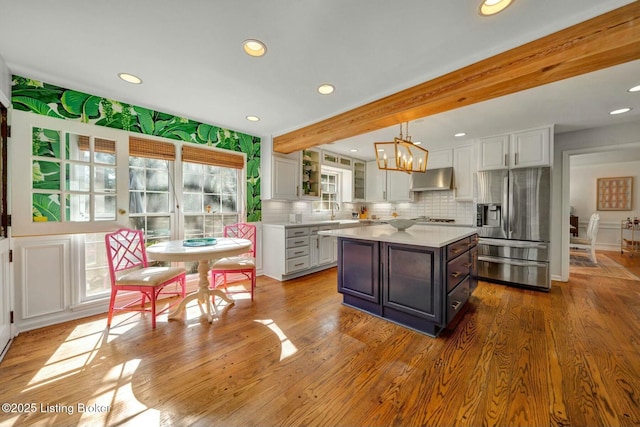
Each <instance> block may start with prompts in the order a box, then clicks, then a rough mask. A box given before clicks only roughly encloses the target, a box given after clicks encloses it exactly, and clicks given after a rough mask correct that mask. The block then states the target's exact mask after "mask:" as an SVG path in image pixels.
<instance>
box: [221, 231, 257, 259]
mask: <svg viewBox="0 0 640 427" xmlns="http://www.w3.org/2000/svg"><path fill="white" fill-rule="evenodd" d="M224 237H237V238H239V239H247V240H251V248H250V249H249V251H248V252H247V253H246V254H245V255H246V256H252V257H254V258H255V256H256V226H255V225H251V224H247V223H245V222H239V223H237V224H233V225H226V226H225V227H224Z"/></svg>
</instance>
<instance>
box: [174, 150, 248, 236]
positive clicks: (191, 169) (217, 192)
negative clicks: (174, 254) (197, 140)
mask: <svg viewBox="0 0 640 427" xmlns="http://www.w3.org/2000/svg"><path fill="white" fill-rule="evenodd" d="M182 176H183V184H182V185H183V187H182V193H183V197H184V199H183V205H184V234H185V237H186V238H195V237H205V236H208V237H211V236H221V235H222V232H223V228H224V226H225V225H229V224H235V223H236V222H238V218H239V212H238V173H237V171H236V169H232V168H224V167H219V166H210V165H204V164H198V163H191V162H184V163H183V164H182Z"/></svg>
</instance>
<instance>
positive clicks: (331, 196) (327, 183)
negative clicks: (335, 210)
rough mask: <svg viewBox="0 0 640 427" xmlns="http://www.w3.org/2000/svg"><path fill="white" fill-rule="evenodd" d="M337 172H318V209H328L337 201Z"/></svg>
mask: <svg viewBox="0 0 640 427" xmlns="http://www.w3.org/2000/svg"><path fill="white" fill-rule="evenodd" d="M338 182H339V178H338V174H334V173H322V174H320V210H323V211H329V210H331V209H332V207H333V206H335V204H336V203H338Z"/></svg>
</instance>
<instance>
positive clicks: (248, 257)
mask: <svg viewBox="0 0 640 427" xmlns="http://www.w3.org/2000/svg"><path fill="white" fill-rule="evenodd" d="M224 236H225V237H237V238H241V239H248V240H251V247H250V249H249V251H248V252H247V253H246V254H242V255H239V256H233V257H228V258H222V259H220V260H218V261H216V262H215V263H214V264H213V265H212V266H211V285H212V286H213V287H214V288H215V287H217V282H216V279H217V278H218V276H219V275H221V276H222V277H223V283H222V285H221V286H224V288H225V291H226V292H229V290H228V289H227V274H231V273H241V274H243V275H244V276H246V277H247V278H248V279H250V280H251V300H252V301H253V293H254V289H255V287H256V226H255V225H251V224H246V223H238V224H233V225H227V226H225V227H224ZM230 293H239V292H230Z"/></svg>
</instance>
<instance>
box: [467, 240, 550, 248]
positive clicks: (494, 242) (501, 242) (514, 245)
mask: <svg viewBox="0 0 640 427" xmlns="http://www.w3.org/2000/svg"><path fill="white" fill-rule="evenodd" d="M478 244H479V245H488V246H506V247H509V248H526V249H547V248H548V247H549V245H548V244H546V243H538V242H520V241H516V240H498V239H479V240H478Z"/></svg>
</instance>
